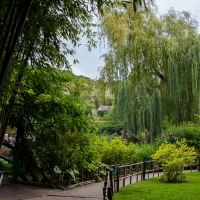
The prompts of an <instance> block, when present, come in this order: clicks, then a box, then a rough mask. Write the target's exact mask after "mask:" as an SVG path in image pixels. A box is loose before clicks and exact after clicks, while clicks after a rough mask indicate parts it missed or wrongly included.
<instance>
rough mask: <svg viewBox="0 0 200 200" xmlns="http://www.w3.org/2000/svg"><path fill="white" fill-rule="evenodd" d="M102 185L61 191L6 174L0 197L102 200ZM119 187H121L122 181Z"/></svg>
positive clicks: (4, 199) (12, 199)
mask: <svg viewBox="0 0 200 200" xmlns="http://www.w3.org/2000/svg"><path fill="white" fill-rule="evenodd" d="M155 176H157V174H156V175H155ZM151 177H153V175H152V174H149V177H146V178H151ZM138 180H140V177H139V178H138ZM134 182H136V177H135V176H133V178H132V183H134ZM128 184H129V178H127V179H126V184H125V185H128ZM103 186H104V182H98V183H91V184H87V185H83V186H79V187H75V188H73V189H69V190H65V191H62V190H60V189H54V188H41V187H35V186H30V185H22V184H14V183H12V181H11V180H10V179H9V178H8V177H7V176H4V178H3V181H2V185H1V187H0V198H3V200H22V199H23V200H64V199H65V200H84V199H85V200H99V199H101V200H103ZM120 187H122V181H121V182H120Z"/></svg>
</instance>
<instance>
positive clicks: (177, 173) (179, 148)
mask: <svg viewBox="0 0 200 200" xmlns="http://www.w3.org/2000/svg"><path fill="white" fill-rule="evenodd" d="M196 156H197V154H196V152H195V149H194V147H188V146H187V144H186V139H182V140H181V141H176V142H175V143H174V144H172V143H168V144H165V143H163V144H161V146H160V147H159V149H158V150H157V151H156V153H155V154H154V155H153V156H152V157H153V159H154V160H155V162H157V163H161V164H162V166H163V167H164V170H163V175H162V176H161V178H160V181H161V182H185V181H187V179H186V177H185V174H184V173H183V170H184V167H186V166H189V165H190V164H193V163H194V160H195V158H196Z"/></svg>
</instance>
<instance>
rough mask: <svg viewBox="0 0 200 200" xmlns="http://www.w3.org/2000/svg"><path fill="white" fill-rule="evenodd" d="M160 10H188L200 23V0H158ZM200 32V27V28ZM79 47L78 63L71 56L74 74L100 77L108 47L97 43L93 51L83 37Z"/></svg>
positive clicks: (94, 77) (163, 11)
mask: <svg viewBox="0 0 200 200" xmlns="http://www.w3.org/2000/svg"><path fill="white" fill-rule="evenodd" d="M155 2H156V5H157V6H158V11H159V13H161V14H164V13H167V12H168V10H169V9H170V8H173V9H174V10H176V11H187V12H190V13H191V14H192V16H195V17H196V18H197V21H198V22H199V24H200V0H165V1H164V0H156V1H155ZM199 32H200V28H199ZM80 43H82V45H81V46H79V48H76V55H75V56H74V57H75V58H76V59H78V60H79V63H78V64H75V65H74V64H73V63H72V60H73V59H71V58H69V62H70V64H71V68H72V71H73V73H74V74H76V75H82V76H85V77H89V78H91V79H96V78H98V74H99V69H100V68H102V67H103V66H104V62H103V60H102V59H101V58H100V57H101V55H103V54H104V53H106V48H104V46H103V45H100V44H99V43H97V48H93V49H92V50H91V52H89V51H88V50H87V47H86V46H85V43H86V40H85V39H84V38H83V39H82V41H81V42H80Z"/></svg>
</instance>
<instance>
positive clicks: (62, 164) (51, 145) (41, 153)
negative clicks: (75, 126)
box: [32, 132, 89, 173]
mask: <svg viewBox="0 0 200 200" xmlns="http://www.w3.org/2000/svg"><path fill="white" fill-rule="evenodd" d="M88 142H89V141H88V138H87V136H85V135H84V134H82V133H79V132H74V133H70V132H68V133H62V134H58V133H55V132H54V133H53V132H51V133H44V132H43V133H41V135H40V136H39V135H38V136H37V137H36V141H35V143H33V144H32V149H33V150H36V151H35V156H36V158H38V160H39V161H40V163H41V166H43V167H44V169H45V170H46V171H48V172H49V173H50V172H51V170H52V169H54V168H55V166H58V168H59V169H61V171H63V172H67V171H69V170H74V169H81V168H84V166H85V165H86V162H87V148H86V147H87V146H88Z"/></svg>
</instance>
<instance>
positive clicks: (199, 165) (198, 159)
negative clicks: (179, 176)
mask: <svg viewBox="0 0 200 200" xmlns="http://www.w3.org/2000/svg"><path fill="white" fill-rule="evenodd" d="M197 171H198V172H199V171H200V156H197Z"/></svg>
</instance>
